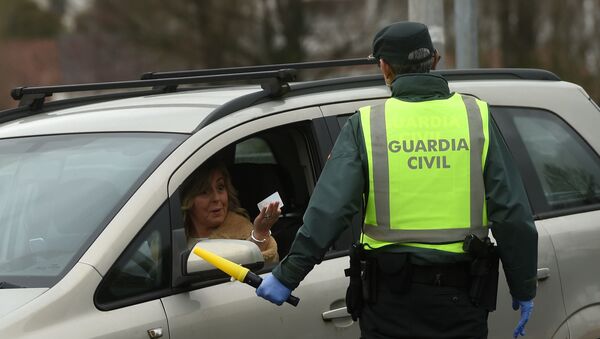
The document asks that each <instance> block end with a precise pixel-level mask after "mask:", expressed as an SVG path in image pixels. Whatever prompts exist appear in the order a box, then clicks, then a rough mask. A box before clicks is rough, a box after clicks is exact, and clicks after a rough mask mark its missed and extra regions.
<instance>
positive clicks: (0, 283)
mask: <svg viewBox="0 0 600 339" xmlns="http://www.w3.org/2000/svg"><path fill="white" fill-rule="evenodd" d="M22 287H23V286H19V285H15V284H11V283H9V282H7V281H0V290H1V289H4V288H22Z"/></svg>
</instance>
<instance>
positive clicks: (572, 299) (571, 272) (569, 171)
mask: <svg viewBox="0 0 600 339" xmlns="http://www.w3.org/2000/svg"><path fill="white" fill-rule="evenodd" d="M586 108H590V109H591V111H590V110H586ZM579 109H580V110H579V111H578V115H577V116H576V117H577V118H576V119H574V118H571V119H570V120H569V123H567V122H566V121H565V120H563V119H562V118H561V117H560V116H559V115H558V114H556V113H554V112H551V111H548V110H541V109H535V108H516V107H498V108H494V109H493V112H494V117H495V118H496V121H497V122H498V125H499V127H500V129H501V131H502V134H503V135H504V137H505V139H506V140H507V144H508V146H509V148H510V150H511V152H512V153H513V155H514V156H515V159H516V161H517V165H518V167H519V169H520V171H521V173H522V175H523V179H524V183H525V186H526V189H527V192H528V194H529V196H530V200H531V204H532V208H533V210H534V214H535V216H536V225H537V227H538V231H539V232H540V250H539V259H538V280H539V284H538V294H537V297H536V298H535V305H536V306H535V309H534V315H533V316H532V319H531V321H530V323H529V324H528V325H527V331H528V335H529V334H533V335H535V336H536V337H540V338H551V337H556V338H564V337H565V336H566V334H565V333H567V331H568V333H569V334H570V337H571V338H598V337H599V336H600V326H599V325H598V324H599V323H600V306H598V305H599V304H600V285H598V281H600V266H598V263H597V260H598V258H600V246H598V244H599V243H600V157H599V156H598V154H597V153H596V151H594V147H591V146H596V149H598V146H600V145H590V144H588V142H587V141H586V140H585V139H584V138H583V137H582V136H581V135H580V134H578V132H577V129H578V128H579V129H581V130H583V127H582V126H585V125H590V124H592V125H596V126H598V124H599V123H600V118H599V117H598V111H597V109H593V108H591V106H587V105H586V106H582V107H579ZM586 116H588V117H590V119H586V118H585V117H586ZM552 250H553V253H552ZM559 297H561V298H562V300H559ZM506 308H507V307H503V310H504V309H506ZM495 316H496V319H497V320H502V321H503V322H505V321H506V320H507V319H508V318H509V316H508V315H505V314H503V313H502V312H500V313H499V314H496V315H495ZM512 318H514V321H516V316H514V315H513V316H512Z"/></svg>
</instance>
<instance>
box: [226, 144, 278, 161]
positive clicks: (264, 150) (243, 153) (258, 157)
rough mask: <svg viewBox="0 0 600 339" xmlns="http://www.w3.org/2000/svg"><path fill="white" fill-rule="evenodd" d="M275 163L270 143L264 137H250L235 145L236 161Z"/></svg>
mask: <svg viewBox="0 0 600 339" xmlns="http://www.w3.org/2000/svg"><path fill="white" fill-rule="evenodd" d="M245 162H251V163H257V164H275V163H276V161H275V157H274V156H273V152H272V151H271V148H270V147H269V144H267V142H266V141H265V140H264V139H262V138H250V139H248V140H245V141H242V142H240V143H239V144H236V145H235V163H236V164H239V163H245Z"/></svg>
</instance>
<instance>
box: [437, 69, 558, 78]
mask: <svg viewBox="0 0 600 339" xmlns="http://www.w3.org/2000/svg"><path fill="white" fill-rule="evenodd" d="M432 73H433V74H439V75H442V76H444V77H445V78H446V79H448V80H454V81H457V80H499V79H504V80H510V79H513V80H516V79H521V80H548V81H560V78H559V77H558V76H557V75H556V74H554V73H552V72H550V71H546V70H543V69H536V68H473V69H444V70H436V71H432Z"/></svg>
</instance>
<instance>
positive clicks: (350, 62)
mask: <svg viewBox="0 0 600 339" xmlns="http://www.w3.org/2000/svg"><path fill="white" fill-rule="evenodd" d="M376 63H377V60H376V59H374V58H355V59H341V60H325V61H309V62H297V63H288V64H274V65H260V66H248V67H229V68H213V69H200V70H190V71H170V72H148V73H144V74H142V77H141V78H142V79H143V80H145V79H165V78H178V77H189V76H206V75H218V74H231V73H235V74H241V73H251V72H265V71H274V70H279V69H296V70H298V69H316V68H326V67H343V66H359V65H373V64H376Z"/></svg>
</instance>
